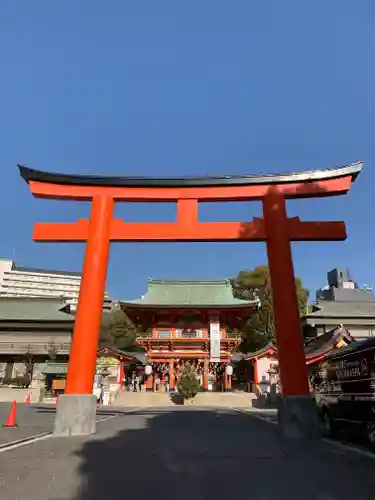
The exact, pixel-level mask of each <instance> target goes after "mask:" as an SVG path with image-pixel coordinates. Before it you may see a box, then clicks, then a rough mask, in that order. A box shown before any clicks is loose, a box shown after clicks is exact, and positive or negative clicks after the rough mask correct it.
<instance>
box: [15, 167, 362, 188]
mask: <svg viewBox="0 0 375 500" xmlns="http://www.w3.org/2000/svg"><path fill="white" fill-rule="evenodd" d="M17 166H18V168H19V171H20V174H21V177H22V178H23V179H24V180H25V181H26V182H31V181H35V182H43V183H49V184H63V185H71V186H103V187H147V188H153V187H154V188H165V187H178V188H183V187H211V186H212V187H214V186H216V187H218V186H250V185H254V186H255V185H272V184H290V183H305V182H306V183H311V182H316V181H322V180H328V179H337V178H340V177H348V176H351V177H352V181H354V180H355V179H356V177H357V176H358V174H359V173H360V172H361V170H362V167H363V162H356V163H352V164H350V165H346V166H343V167H338V168H331V169H326V170H309V171H305V172H294V173H289V174H252V175H238V176H236V175H225V176H222V177H160V178H157V177H122V176H119V177H102V176H96V175H71V174H58V173H52V172H42V171H40V170H34V169H32V168H29V167H26V166H24V165H17Z"/></svg>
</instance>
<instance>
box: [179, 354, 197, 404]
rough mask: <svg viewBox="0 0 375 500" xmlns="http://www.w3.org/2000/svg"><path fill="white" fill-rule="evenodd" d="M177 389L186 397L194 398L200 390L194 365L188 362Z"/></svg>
mask: <svg viewBox="0 0 375 500" xmlns="http://www.w3.org/2000/svg"><path fill="white" fill-rule="evenodd" d="M177 390H178V392H179V394H181V396H182V397H183V398H184V399H189V398H193V397H195V396H196V394H197V393H198V391H199V381H198V378H197V374H196V372H195V369H194V367H193V366H192V365H191V364H190V363H186V364H185V365H184V368H183V370H182V373H181V377H180V380H179V381H178V384H177Z"/></svg>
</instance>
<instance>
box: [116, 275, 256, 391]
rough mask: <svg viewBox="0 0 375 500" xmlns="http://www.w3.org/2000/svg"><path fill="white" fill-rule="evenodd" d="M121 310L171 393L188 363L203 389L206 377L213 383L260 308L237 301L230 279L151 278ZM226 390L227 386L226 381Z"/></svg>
mask: <svg viewBox="0 0 375 500" xmlns="http://www.w3.org/2000/svg"><path fill="white" fill-rule="evenodd" d="M120 305H121V308H122V309H123V311H124V312H125V313H126V314H127V315H128V316H129V318H130V319H131V320H132V321H133V323H134V324H135V325H136V326H137V328H138V329H139V331H140V332H142V333H140V334H138V338H137V343H138V344H139V345H140V346H141V347H142V348H143V349H144V350H145V352H146V354H147V357H148V361H149V363H150V365H151V366H152V367H153V375H154V376H155V374H156V373H159V374H160V378H161V379H162V380H163V378H164V374H165V373H168V375H169V383H170V387H171V388H173V387H174V385H175V381H176V379H177V378H178V375H179V372H180V370H181V367H182V365H183V364H184V363H185V362H186V361H189V362H191V363H193V364H194V365H195V366H196V367H197V370H198V373H201V376H202V387H203V389H206V390H207V389H208V386H209V385H212V384H211V383H210V378H211V377H214V378H215V379H216V377H217V374H218V373H219V372H220V373H221V374H222V373H223V368H224V367H225V366H226V365H228V364H229V363H230V360H231V355H232V352H233V351H234V349H235V348H236V347H237V346H238V345H239V344H240V342H241V338H240V333H239V332H240V329H241V327H242V326H243V325H244V323H245V322H246V320H247V319H248V318H249V317H250V316H251V314H252V313H253V312H254V311H256V310H257V309H258V308H259V305H260V303H259V300H258V299H254V300H242V299H237V298H235V297H234V296H233V292H232V286H231V283H230V281H229V280H215V281H167V280H151V279H150V280H149V282H148V290H147V292H146V294H145V295H144V296H142V297H141V298H139V299H135V300H130V301H121V302H120ZM150 378H152V377H150ZM225 385H226V387H228V386H230V381H229V380H228V379H227V378H226V380H225ZM151 388H152V381H149V382H148V389H151Z"/></svg>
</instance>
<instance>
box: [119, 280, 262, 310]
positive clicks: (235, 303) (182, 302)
mask: <svg viewBox="0 0 375 500" xmlns="http://www.w3.org/2000/svg"><path fill="white" fill-rule="evenodd" d="M257 303H258V301H257V300H241V299H237V298H235V297H233V292H232V285H231V283H230V281H229V280H215V281H163V280H149V282H148V290H147V293H146V294H145V295H144V296H143V297H142V298H140V299H136V300H130V301H121V304H122V305H123V306H124V307H127V306H140V307H152V306H156V307H166V306H169V307H181V306H183V307H218V306H220V307H255V306H256V305H257Z"/></svg>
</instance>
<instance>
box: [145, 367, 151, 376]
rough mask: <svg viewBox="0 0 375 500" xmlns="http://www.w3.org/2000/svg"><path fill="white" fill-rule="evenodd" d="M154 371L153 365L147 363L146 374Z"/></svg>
mask: <svg viewBox="0 0 375 500" xmlns="http://www.w3.org/2000/svg"><path fill="white" fill-rule="evenodd" d="M151 373H152V366H151V365H146V366H145V374H146V375H151Z"/></svg>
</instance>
